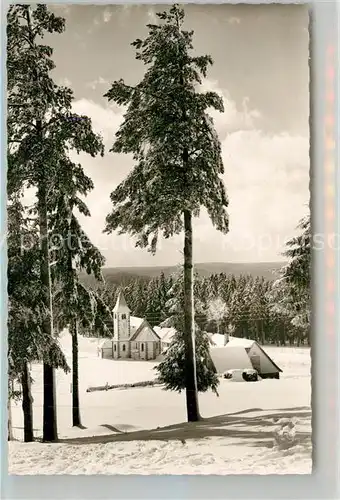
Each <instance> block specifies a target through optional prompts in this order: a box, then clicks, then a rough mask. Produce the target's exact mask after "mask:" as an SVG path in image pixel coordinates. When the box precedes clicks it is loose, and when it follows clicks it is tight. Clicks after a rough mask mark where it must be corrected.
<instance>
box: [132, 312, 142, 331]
mask: <svg viewBox="0 0 340 500" xmlns="http://www.w3.org/2000/svg"><path fill="white" fill-rule="evenodd" d="M143 321H144V319H143V318H138V317H137V316H130V332H131V334H134V333H135V331H136V330H138V328H139V327H140V325H141V324H142V323H143Z"/></svg>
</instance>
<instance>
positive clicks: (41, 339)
mask: <svg viewBox="0 0 340 500" xmlns="http://www.w3.org/2000/svg"><path fill="white" fill-rule="evenodd" d="M309 44H310V35H309V13H308V6H307V5H298V4H291V5H288V4H287V5H280V4H272V5H270V4H269V5H268V4H267V5H264V4H263V5H250V4H249V5H247V4H234V5H231V4H220V5H211V4H210V5H203V4H188V5H186V4H168V5H166V4H160V5H156V4H155V5H152V4H148V5H143V4H121V5H111V4H110V5H109V4H107V5H87V4H12V5H10V6H9V8H8V10H7V60H6V67H7V256H8V261H7V296H8V321H7V339H8V346H7V358H8V398H7V417H8V428H7V433H8V473H9V474H10V475H42V474H43V475H61V474H67V475H69V474H72V475H78V474H82V475H84V474H87V475H115V474H120V475H122V474H123V475H129V474H134V475H136V474H137V475H155V474H156V475H169V474H170V475H183V474H185V475H188V474H189V475H237V474H252V475H254V474H255V475H267V474H300V475H301V474H311V472H312V466H313V464H312V437H311V436H312V427H311V414H312V409H311V384H312V377H311V363H312V360H311V342H312V337H311V291H310V282H311V248H312V241H311V240H312V236H311V223H310V220H311V216H310V158H309V151H310V130H309V124H310V112H309V103H310V97H309V95H310V92H309V87H310V82H309V80H310V68H309V59H310V57H309ZM317 244H318V245H319V247H320V248H322V245H323V244H324V242H323V241H322V239H321V238H320V240H318V242H317Z"/></svg>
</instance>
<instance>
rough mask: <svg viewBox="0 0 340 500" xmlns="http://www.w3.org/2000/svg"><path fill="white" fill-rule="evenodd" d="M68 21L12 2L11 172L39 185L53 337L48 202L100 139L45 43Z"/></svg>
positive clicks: (52, 420) (43, 269)
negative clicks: (70, 159) (58, 75)
mask: <svg viewBox="0 0 340 500" xmlns="http://www.w3.org/2000/svg"><path fill="white" fill-rule="evenodd" d="M64 25H65V23H64V19H62V18H59V17H56V16H55V15H54V14H53V13H51V12H50V11H49V10H48V8H47V6H46V5H43V4H38V5H36V6H34V7H32V6H30V5H20V4H18V5H12V6H10V8H9V11H8V15H7V42H8V43H7V48H8V51H7V53H8V56H7V77H8V78H7V84H8V85H7V87H8V130H9V131H10V137H9V140H10V144H12V145H14V149H13V150H12V153H11V155H10V161H9V162H8V172H9V174H11V173H14V175H12V176H11V177H12V179H13V178H15V179H16V181H17V182H18V183H20V182H21V183H26V185H28V186H33V187H35V188H36V189H37V218H38V224H39V241H40V247H41V251H40V286H41V290H42V294H43V302H44V307H45V311H46V312H47V314H46V315H45V319H44V326H43V329H44V331H45V332H46V334H47V335H49V336H50V337H51V338H52V337H53V330H54V329H53V317H52V300H51V276H50V255H49V246H50V245H49V219H48V200H49V197H50V195H51V193H52V192H53V188H54V183H55V182H56V180H57V179H60V178H62V177H63V175H64V174H65V168H67V167H68V165H67V161H66V162H65V156H66V153H65V152H66V151H69V150H71V149H74V150H75V151H76V152H78V153H79V152H81V151H84V152H86V153H89V154H91V155H92V156H94V155H95V154H97V152H98V150H99V148H100V144H101V141H100V138H99V137H98V136H96V135H95V134H93V132H92V128H91V121H90V119H89V118H87V117H86V116H79V115H76V114H74V113H72V110H71V109H72V99H73V95H72V91H71V90H70V89H68V88H66V87H62V86H57V85H56V84H55V83H54V82H53V80H52V78H51V76H50V72H51V70H53V68H54V63H53V61H52V59H51V56H52V49H51V48H50V47H48V46H46V45H43V44H41V43H40V42H41V40H42V38H43V36H44V34H45V33H46V32H48V33H61V32H62V31H63V30H64ZM43 375H44V416H43V439H44V441H54V440H56V439H57V437H58V435H57V421H56V395H55V379H54V375H55V374H54V367H53V364H51V362H48V361H47V360H46V358H45V360H44V368H43Z"/></svg>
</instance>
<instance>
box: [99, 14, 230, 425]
mask: <svg viewBox="0 0 340 500" xmlns="http://www.w3.org/2000/svg"><path fill="white" fill-rule="evenodd" d="M157 18H158V23H157V24H149V25H148V35H147V36H146V38H145V39H144V40H142V39H137V40H135V41H134V42H133V43H132V45H133V47H134V48H135V49H136V58H137V59H138V60H140V61H142V62H143V63H144V64H145V65H146V67H147V68H146V72H145V74H144V77H143V79H142V80H141V81H140V82H139V83H138V84H137V85H135V86H130V85H127V84H125V83H124V81H123V80H119V81H116V82H114V83H113V85H112V87H111V89H110V90H109V91H108V92H107V93H106V96H107V98H108V99H109V101H110V102H112V101H113V102H115V103H117V104H118V105H124V106H126V113H125V116H124V121H123V123H122V125H121V126H120V128H119V130H118V132H117V134H116V141H115V143H114V145H113V148H112V151H114V152H116V153H131V154H132V155H133V157H134V160H135V167H134V169H133V170H132V172H131V173H130V174H129V175H128V177H127V178H126V179H125V180H124V181H123V182H122V183H121V184H120V185H119V186H118V187H117V189H116V190H115V191H114V192H113V193H112V194H111V200H112V204H113V208H112V211H111V213H110V214H109V215H108V217H107V226H106V230H107V232H112V231H115V230H119V231H120V232H121V233H122V232H124V233H129V234H131V235H133V236H135V237H136V238H137V245H138V246H141V247H148V248H149V249H150V250H151V251H152V252H155V251H156V248H157V241H158V238H159V236H160V235H163V236H164V237H165V238H169V237H171V236H173V235H174V234H178V233H180V232H182V231H183V232H184V310H183V314H184V327H183V338H184V344H185V359H186V382H185V384H186V402H187V416H188V420H189V421H195V420H198V419H199V408H198V400H197V384H196V380H195V350H194V317H193V311H194V309H193V302H194V294H193V273H192V268H193V254H192V242H193V229H192V218H193V217H195V216H199V213H200V209H201V207H202V206H203V207H205V209H206V210H207V213H208V215H209V217H210V219H211V221H212V223H213V225H214V226H215V227H216V228H217V229H218V230H220V231H222V232H223V233H227V232H228V215H227V213H226V207H227V205H228V200H227V195H226V192H225V187H224V184H223V181H222V179H221V175H222V174H223V173H224V167H223V163H222V156H221V145H220V141H219V139H218V136H217V134H216V131H215V129H214V125H213V120H212V119H211V117H210V116H209V115H208V110H209V109H210V108H215V109H216V110H218V111H221V112H223V101H222V99H221V97H220V96H219V95H217V94H216V93H215V92H199V90H198V89H199V85H200V84H201V83H202V78H204V77H206V75H207V70H208V67H209V66H210V65H211V64H212V59H211V57H210V56H197V55H194V54H193V53H192V51H193V43H192V39H193V32H190V31H186V30H183V22H184V10H183V8H181V7H179V6H178V5H173V6H172V7H171V8H170V9H169V11H168V12H162V13H159V14H157Z"/></svg>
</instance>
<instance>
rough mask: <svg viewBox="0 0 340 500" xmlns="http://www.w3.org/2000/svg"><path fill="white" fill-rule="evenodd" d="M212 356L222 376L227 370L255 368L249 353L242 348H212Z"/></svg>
mask: <svg viewBox="0 0 340 500" xmlns="http://www.w3.org/2000/svg"><path fill="white" fill-rule="evenodd" d="M210 355H211V359H212V360H213V362H214V365H215V367H216V370H217V373H220V374H221V373H224V372H225V371H227V370H235V369H240V370H244V369H246V368H253V365H252V363H251V361H250V359H249V356H248V354H247V351H246V350H245V348H244V347H242V346H234V347H228V348H227V347H211V349H210Z"/></svg>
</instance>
